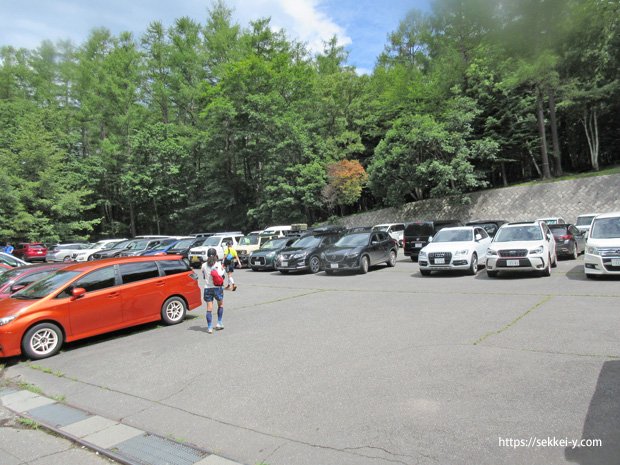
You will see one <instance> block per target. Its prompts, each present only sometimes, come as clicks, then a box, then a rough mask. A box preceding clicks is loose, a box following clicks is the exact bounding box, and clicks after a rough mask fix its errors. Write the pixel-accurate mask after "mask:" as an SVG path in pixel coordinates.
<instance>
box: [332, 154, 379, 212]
mask: <svg viewBox="0 0 620 465" xmlns="http://www.w3.org/2000/svg"><path fill="white" fill-rule="evenodd" d="M327 179H328V183H327V185H326V186H325V188H324V189H323V198H324V199H325V202H326V203H327V204H328V205H329V206H330V207H331V208H334V207H335V206H336V205H352V204H354V203H355V202H357V201H358V200H359V198H360V196H361V195H362V189H363V188H364V186H365V185H366V183H367V182H368V173H366V170H365V169H364V167H363V166H362V165H361V164H360V162H359V161H357V160H340V161H338V162H336V163H331V164H329V165H327Z"/></svg>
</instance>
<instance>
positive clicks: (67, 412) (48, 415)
mask: <svg viewBox="0 0 620 465" xmlns="http://www.w3.org/2000/svg"><path fill="white" fill-rule="evenodd" d="M28 414H29V415H30V416H32V417H33V418H34V419H35V420H40V421H41V422H42V423H46V424H48V425H52V426H56V427H62V426H67V425H70V424H72V423H77V422H78V421H82V420H86V419H87V418H88V417H89V416H90V415H89V414H88V413H86V412H84V411H82V410H78V409H76V408H73V407H67V406H66V405H62V404H50V405H43V406H41V407H37V408H33V409H32V410H28Z"/></svg>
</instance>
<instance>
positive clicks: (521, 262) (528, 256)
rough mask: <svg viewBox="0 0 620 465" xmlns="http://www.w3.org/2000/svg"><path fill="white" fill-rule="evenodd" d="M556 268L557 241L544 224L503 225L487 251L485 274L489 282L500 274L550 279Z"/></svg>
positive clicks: (536, 222)
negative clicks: (532, 274)
mask: <svg viewBox="0 0 620 465" xmlns="http://www.w3.org/2000/svg"><path fill="white" fill-rule="evenodd" d="M556 266H557V256H556V250H555V239H554V238H553V234H552V233H551V231H550V230H549V227H548V226H547V225H546V224H545V223H543V222H538V221H534V222H527V223H507V224H504V225H503V226H502V227H501V228H499V230H498V231H497V234H495V237H494V238H493V242H491V245H489V250H487V261H486V270H487V275H488V276H489V277H490V278H493V277H495V276H497V274H498V273H499V272H500V271H529V272H538V273H541V274H542V275H543V276H551V268H552V267H556Z"/></svg>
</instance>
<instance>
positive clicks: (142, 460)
mask: <svg viewBox="0 0 620 465" xmlns="http://www.w3.org/2000/svg"><path fill="white" fill-rule="evenodd" d="M113 450H114V452H117V453H119V454H121V455H123V456H126V457H129V458H131V459H132V460H134V461H135V462H136V463H139V464H142V465H193V464H194V463H196V462H199V461H200V460H202V459H203V458H204V457H206V456H207V455H208V454H207V453H206V452H204V451H201V450H197V449H193V448H191V447H189V446H186V445H183V444H179V443H178V442H174V441H170V440H168V439H164V438H160V437H159V436H153V435H150V434H147V435H143V436H137V437H135V438H131V439H128V440H127V441H124V442H121V443H120V444H117V445H116V446H114V449H113Z"/></svg>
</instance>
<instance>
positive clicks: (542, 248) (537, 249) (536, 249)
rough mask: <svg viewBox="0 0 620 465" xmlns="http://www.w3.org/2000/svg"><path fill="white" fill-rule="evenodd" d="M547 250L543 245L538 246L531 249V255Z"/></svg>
mask: <svg viewBox="0 0 620 465" xmlns="http://www.w3.org/2000/svg"><path fill="white" fill-rule="evenodd" d="M544 251H545V248H544V247H543V246H542V245H541V246H538V247H536V248H535V249H532V250H530V255H542V253H543V252H544Z"/></svg>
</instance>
